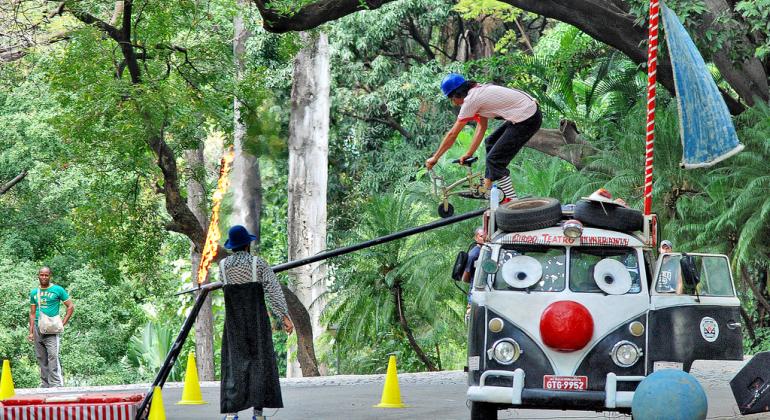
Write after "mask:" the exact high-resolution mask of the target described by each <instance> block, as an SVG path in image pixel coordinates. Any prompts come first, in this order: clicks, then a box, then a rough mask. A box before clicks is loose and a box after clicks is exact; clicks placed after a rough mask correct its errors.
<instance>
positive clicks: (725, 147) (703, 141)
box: [661, 3, 743, 168]
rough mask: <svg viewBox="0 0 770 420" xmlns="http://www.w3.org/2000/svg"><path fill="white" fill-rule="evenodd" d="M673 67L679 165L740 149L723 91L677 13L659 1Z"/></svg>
mask: <svg viewBox="0 0 770 420" xmlns="http://www.w3.org/2000/svg"><path fill="white" fill-rule="evenodd" d="M661 11H662V17H663V24H664V29H665V34H666V42H667V44H668V51H669V57H670V59H671V64H672V66H673V68H674V84H675V86H676V101H677V105H678V108H679V131H680V136H681V138H682V150H683V156H682V166H683V167H684V168H703V167H707V166H711V165H714V164H716V163H718V162H721V161H723V160H725V159H727V158H729V157H730V156H733V155H735V154H737V153H738V152H740V151H741V150H743V145H742V144H741V143H740V142H739V140H738V135H737V134H736V132H735V126H733V121H732V118H731V116H730V111H729V110H728V109H727V105H726V104H725V101H724V99H723V98H722V93H721V92H720V91H719V89H718V88H717V85H716V83H714V78H713V77H711V73H710V72H709V70H708V68H707V67H706V63H705V62H704V61H703V57H701V55H700V53H699V52H698V49H697V48H696V47H695V43H693V41H692V39H690V35H688V34H687V31H686V30H685V29H684V26H682V24H681V23H680V22H679V18H678V17H677V15H676V14H675V13H674V12H672V11H671V9H669V8H668V7H666V5H665V4H662V3H661Z"/></svg>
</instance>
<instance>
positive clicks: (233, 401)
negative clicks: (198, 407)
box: [219, 225, 294, 420]
mask: <svg viewBox="0 0 770 420" xmlns="http://www.w3.org/2000/svg"><path fill="white" fill-rule="evenodd" d="M255 239H256V236H254V235H252V234H250V233H249V231H248V230H247V229H246V228H245V227H243V226H241V225H235V226H233V227H231V228H230V230H229V232H228V239H227V242H225V248H227V249H229V250H231V251H232V254H231V255H230V256H228V257H227V258H225V259H223V260H222V261H220V262H219V278H220V281H221V282H222V283H223V285H224V286H223V287H222V289H223V291H224V295H225V327H224V333H223V337H222V375H221V379H222V381H221V389H220V394H221V397H220V412H221V413H224V414H226V416H225V419H226V420H230V419H237V418H238V414H237V413H238V412H239V411H241V410H245V409H248V408H249V407H251V408H253V410H254V415H253V417H252V419H254V420H262V419H264V416H263V415H262V409H263V408H266V407H269V408H282V407H283V400H282V397H281V385H280V382H279V380H278V379H279V377H278V364H277V363H276V356H275V352H274V350H273V336H272V328H271V323H270V320H269V319H268V314H267V306H266V305H265V298H267V300H268V301H269V302H270V306H271V308H272V311H273V313H275V314H276V315H277V316H278V317H279V318H280V319H281V321H282V323H283V328H284V330H285V331H286V332H287V333H289V334H291V332H292V331H293V330H294V324H293V323H292V322H291V319H290V318H289V310H288V307H287V306H286V299H285V297H284V295H283V290H281V285H280V283H278V279H277V278H276V276H275V273H274V272H273V270H272V269H271V268H270V266H269V265H267V263H266V262H265V261H264V260H263V259H262V258H259V257H257V256H255V255H251V252H250V251H251V242H252V241H254V240H255Z"/></svg>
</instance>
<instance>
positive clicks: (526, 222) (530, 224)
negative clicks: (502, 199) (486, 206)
mask: <svg viewBox="0 0 770 420" xmlns="http://www.w3.org/2000/svg"><path fill="white" fill-rule="evenodd" d="M559 220H561V203H559V200H557V199H555V198H538V197H532V198H522V199H520V200H513V201H510V202H508V203H505V204H503V205H501V206H500V207H498V208H497V211H496V212H495V223H496V224H497V227H498V228H499V229H500V230H502V231H504V232H522V231H525V230H535V229H543V228H547V227H551V226H553V225H555V224H556V223H559Z"/></svg>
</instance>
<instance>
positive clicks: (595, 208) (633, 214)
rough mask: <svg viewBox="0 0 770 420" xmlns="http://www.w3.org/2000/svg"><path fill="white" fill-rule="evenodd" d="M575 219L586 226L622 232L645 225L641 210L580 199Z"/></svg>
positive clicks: (638, 228)
mask: <svg viewBox="0 0 770 420" xmlns="http://www.w3.org/2000/svg"><path fill="white" fill-rule="evenodd" d="M575 219H578V220H580V221H581V222H583V223H584V224H585V225H586V226H594V227H598V228H604V229H611V230H619V231H621V232H633V231H636V230H642V228H643V227H644V216H643V215H642V212H640V211H639V210H634V209H629V208H627V207H623V206H616V205H614V204H606V203H604V204H602V203H597V202H594V201H588V200H580V201H578V203H577V204H576V205H575Z"/></svg>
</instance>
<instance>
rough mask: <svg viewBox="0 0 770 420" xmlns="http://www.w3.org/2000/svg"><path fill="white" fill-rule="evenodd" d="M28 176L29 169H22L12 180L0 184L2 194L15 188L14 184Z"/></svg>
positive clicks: (0, 193)
mask: <svg viewBox="0 0 770 420" xmlns="http://www.w3.org/2000/svg"><path fill="white" fill-rule="evenodd" d="M26 176H27V170H26V169H25V170H23V171H21V173H20V174H18V175H16V176H15V177H14V178H13V179H12V180H10V181H8V182H6V183H5V185H2V186H0V195H3V194H5V193H7V192H8V190H10V189H11V188H13V186H14V185H16V184H18V183H19V182H21V180H22V179H24V177H26Z"/></svg>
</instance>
